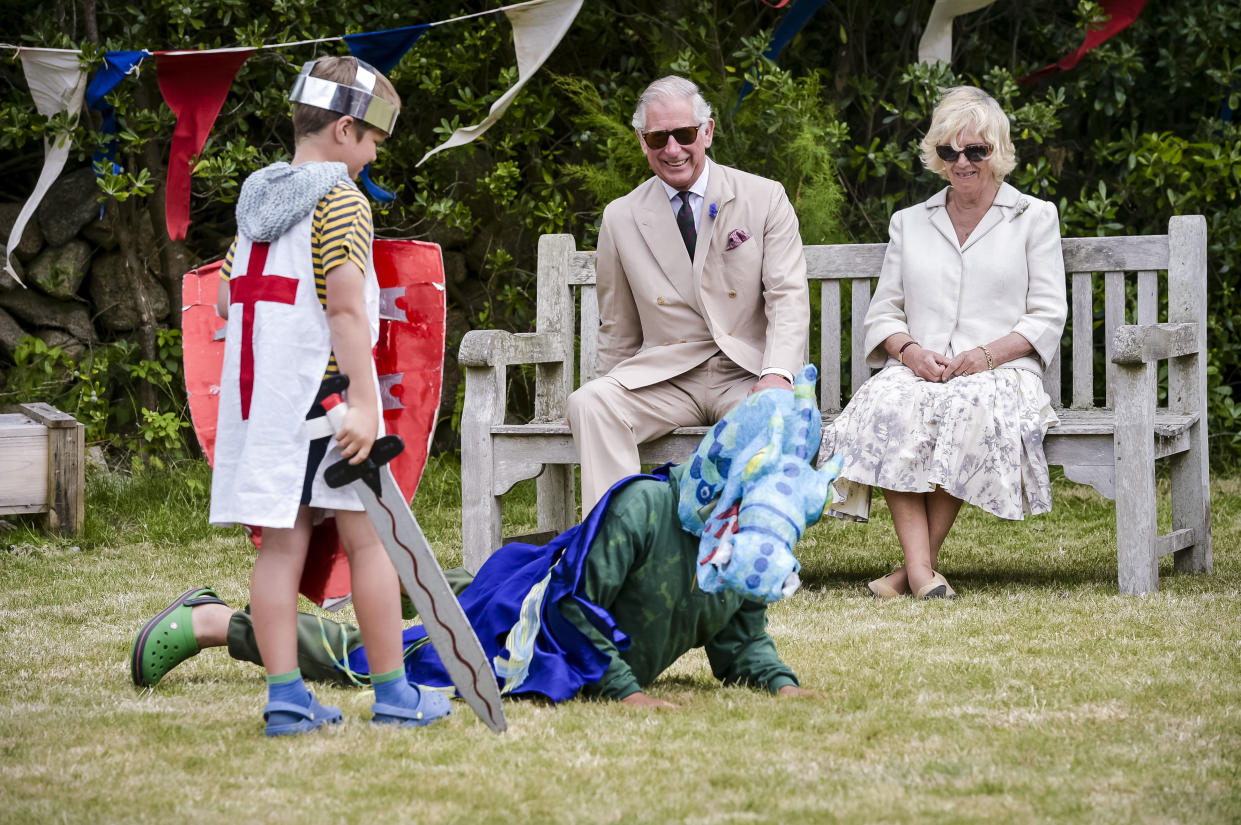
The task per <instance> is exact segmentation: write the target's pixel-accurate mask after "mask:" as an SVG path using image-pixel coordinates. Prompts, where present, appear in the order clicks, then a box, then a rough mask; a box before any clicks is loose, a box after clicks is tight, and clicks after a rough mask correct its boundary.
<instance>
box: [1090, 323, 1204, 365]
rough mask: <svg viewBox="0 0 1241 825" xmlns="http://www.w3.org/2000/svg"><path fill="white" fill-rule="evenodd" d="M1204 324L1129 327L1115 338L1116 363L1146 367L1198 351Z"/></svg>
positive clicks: (1113, 354)
mask: <svg viewBox="0 0 1241 825" xmlns="http://www.w3.org/2000/svg"><path fill="white" fill-rule="evenodd" d="M1201 328H1202V324H1147V325H1145V326H1140V325H1136V324H1125V325H1123V326H1119V327H1117V328H1116V333H1115V335H1114V337H1113V338H1112V363H1114V364H1143V363H1146V362H1149V361H1162V360H1164V359H1165V358H1176V357H1179V356H1182V355H1190V354H1192V353H1195V352H1197V351H1198V331H1199V330H1200V329H1201Z"/></svg>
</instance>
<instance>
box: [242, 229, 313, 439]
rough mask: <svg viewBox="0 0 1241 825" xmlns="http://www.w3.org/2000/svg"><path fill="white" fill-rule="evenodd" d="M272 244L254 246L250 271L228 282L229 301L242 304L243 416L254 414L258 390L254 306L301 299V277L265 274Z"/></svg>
mask: <svg viewBox="0 0 1241 825" xmlns="http://www.w3.org/2000/svg"><path fill="white" fill-rule="evenodd" d="M269 246H270V244H265V243H256V244H254V245H252V246H251V247H250V263H249V264H247V265H246V274H245V275H243V276H241V277H240V278H233V279H232V280H231V281H230V282H229V284H228V295H229V298H228V302H229V305H230V306H231V305H232V304H241V420H242V421H245V420H247V419H249V418H250V396H251V395H252V394H253V393H254V307H255V305H256V304H258V302H259V301H271V302H272V303H277V304H291V303H293V302H294V301H295V300H296V299H297V279H296V278H286V277H285V276H283V275H264V274H263V268H264V267H266V266H267V249H268V247H269Z"/></svg>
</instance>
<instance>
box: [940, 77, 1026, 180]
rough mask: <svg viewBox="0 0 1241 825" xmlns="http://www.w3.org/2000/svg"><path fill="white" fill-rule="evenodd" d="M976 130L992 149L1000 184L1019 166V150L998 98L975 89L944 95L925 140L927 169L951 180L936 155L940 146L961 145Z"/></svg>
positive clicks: (957, 88) (993, 169)
mask: <svg viewBox="0 0 1241 825" xmlns="http://www.w3.org/2000/svg"><path fill="white" fill-rule="evenodd" d="M971 127H972V128H973V129H974V130H975V131H977V132H978V134H979V135H980V136H981V137H982V139H983V140H984V141H986V143H987V145H988V146H990V147H991V156H990V161H991V174H993V175H994V176H995V180H996V183H1000V182H1001V181H1003V180H1004V178H1005V177H1007V176H1008V173H1009V172H1011V171H1013V169H1014V168H1015V167H1016V166H1017V149H1016V147H1014V146H1013V141H1012V138H1010V137H1009V129H1008V115H1006V114H1004V110H1003V109H1001V108H1000V104H998V103H996V102H995V98H993V97H992V96H991V95H989V94H987V93H986V92H984V91H983V90H982V89H978V88H975V87H974V86H954V87H953V88H951V89H948V90H947V91H945V92H944V96H943V97H942V98H940V101H939V104H938V105H936V107H935V112H934V113H933V114H932V115H931V128H930V129H929V130H927V133H926V136H925V137H923V138H922V144H921V148H922V163H923V165H924V166H926V168H927V169H930V170H931V171H932V172H934V173H935V174H937V175H939V176H940V177H941V178H943V179H944V180H948V164H946V163H944V162H943V161H942V160H941V159H940V157H939V155H937V154H935V147H936V146H951V147H952V148H953V149H956V150H958V151H959V150H961V149H962V148H963V147H961V146H958V145H957V136H958V135H960V134H961V132H962V131H964V130H965V129H969V128H971Z"/></svg>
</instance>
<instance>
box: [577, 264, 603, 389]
mask: <svg viewBox="0 0 1241 825" xmlns="http://www.w3.org/2000/svg"><path fill="white" fill-rule="evenodd" d="M580 292H581V295H580V298H579V300H580V301H581V305H582V312H581V315H582V332H581V338H582V366H581V371H582V379H581V384H585V383H586V382H587V381H593V380H594V379H595V366H596V364H598V362H599V296H598V295H597V294H596V292H595V288H594V287H593V286H584V287H582V288H581V290H580ZM579 386H580V384H579Z"/></svg>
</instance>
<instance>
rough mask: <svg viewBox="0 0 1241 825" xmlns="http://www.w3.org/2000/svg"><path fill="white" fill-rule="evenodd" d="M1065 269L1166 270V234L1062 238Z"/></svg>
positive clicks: (1106, 270)
mask: <svg viewBox="0 0 1241 825" xmlns="http://www.w3.org/2000/svg"><path fill="white" fill-rule="evenodd" d="M1060 249H1061V250H1062V251H1063V252H1064V271H1065V272H1116V271H1120V270H1129V271H1133V270H1138V269H1167V268H1168V259H1169V253H1168V236H1167V235H1129V236H1122V237H1117V238H1063V239H1062V240H1061V241H1060Z"/></svg>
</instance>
